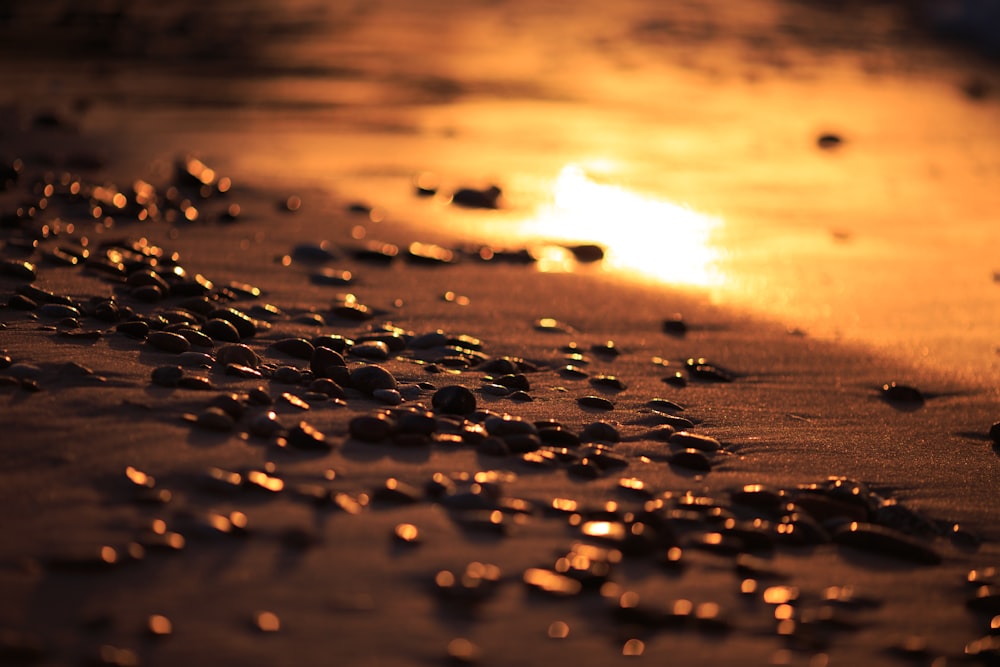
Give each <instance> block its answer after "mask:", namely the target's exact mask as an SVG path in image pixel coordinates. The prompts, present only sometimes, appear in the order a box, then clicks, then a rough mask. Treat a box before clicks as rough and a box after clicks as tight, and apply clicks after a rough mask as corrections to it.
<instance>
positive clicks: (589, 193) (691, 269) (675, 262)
mask: <svg viewBox="0 0 1000 667" xmlns="http://www.w3.org/2000/svg"><path fill="white" fill-rule="evenodd" d="M721 222H722V221H721V220H719V219H718V218H713V217H711V216H707V215H704V214H702V213H698V212H697V211H693V210H691V209H689V208H685V207H684V206H680V205H678V204H675V203H672V202H670V201H667V200H664V199H657V198H654V197H650V196H647V195H644V194H641V193H639V192H635V191H632V190H629V189H627V188H624V187H621V186H618V185H612V184H609V183H602V182H598V181H597V180H595V179H594V178H592V177H591V176H589V175H588V174H587V173H586V172H585V171H584V169H583V168H582V167H581V166H580V165H576V164H570V165H567V166H566V167H564V168H563V169H562V171H561V172H560V173H559V176H558V177H557V178H556V179H555V182H554V183H553V188H552V201H551V202H549V203H547V204H544V205H543V206H542V207H540V208H539V210H538V211H537V215H535V216H534V217H533V218H532V219H531V220H530V221H528V222H527V223H526V226H525V229H524V230H523V231H524V233H525V234H526V235H531V236H536V237H543V238H545V239H547V240H550V241H559V242H564V243H583V242H589V243H596V244H599V245H601V246H603V247H605V248H606V250H607V255H606V257H605V262H606V264H607V265H608V266H609V267H610V268H613V269H617V270H625V271H629V272H637V273H639V274H642V275H645V276H647V277H651V278H656V279H659V280H662V281H665V282H668V283H671V284H679V285H690V286H697V287H713V286H717V285H719V284H721V282H722V279H723V276H722V273H721V271H720V270H719V268H718V263H719V260H720V259H721V257H720V254H721V251H720V249H719V248H718V247H716V246H714V245H713V244H712V236H713V231H714V230H715V229H716V228H717V227H719V226H720V225H721ZM571 257H572V256H571V255H570V254H569V253H558V252H555V251H552V252H550V253H549V254H547V255H546V256H545V257H544V258H543V259H544V260H545V261H544V262H542V263H541V268H542V269H543V270H550V271H559V270H566V267H567V265H568V264H569V260H570V259H571Z"/></svg>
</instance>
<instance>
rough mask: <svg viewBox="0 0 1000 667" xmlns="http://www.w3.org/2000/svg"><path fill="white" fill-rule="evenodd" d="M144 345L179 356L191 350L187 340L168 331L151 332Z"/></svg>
mask: <svg viewBox="0 0 1000 667" xmlns="http://www.w3.org/2000/svg"><path fill="white" fill-rule="evenodd" d="M146 343H147V344H149V345H152V346H153V347H155V348H157V349H159V350H163V351H164V352H170V353H172V354H180V353H181V352H187V351H189V350H190V349H191V343H190V342H188V339H187V338H185V337H184V336H181V335H180V334H175V333H170V332H169V331H153V332H151V333H150V334H149V335H148V336H147V337H146Z"/></svg>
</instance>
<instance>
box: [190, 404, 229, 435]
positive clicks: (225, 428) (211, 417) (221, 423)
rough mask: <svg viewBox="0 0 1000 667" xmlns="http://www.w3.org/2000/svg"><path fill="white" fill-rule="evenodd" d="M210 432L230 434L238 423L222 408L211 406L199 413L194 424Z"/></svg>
mask: <svg viewBox="0 0 1000 667" xmlns="http://www.w3.org/2000/svg"><path fill="white" fill-rule="evenodd" d="M194 423H195V424H196V425H197V426H199V427H201V428H203V429H207V430H209V431H219V432H222V433H228V432H229V431H232V430H233V428H234V427H235V426H236V421H235V420H234V419H233V418H232V417H231V416H230V415H229V414H228V413H227V412H226V411H225V410H223V409H222V408H218V407H215V406H209V407H207V408H205V409H204V410H202V411H201V412H199V413H198V415H197V417H196V418H195V422H194Z"/></svg>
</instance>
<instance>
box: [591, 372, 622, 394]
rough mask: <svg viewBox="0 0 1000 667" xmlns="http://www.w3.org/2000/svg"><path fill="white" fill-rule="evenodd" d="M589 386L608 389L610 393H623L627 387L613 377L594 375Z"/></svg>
mask: <svg viewBox="0 0 1000 667" xmlns="http://www.w3.org/2000/svg"><path fill="white" fill-rule="evenodd" d="M590 384H591V385H593V386H594V387H596V388H598V389H610V390H612V391H624V390H625V389H626V388H627V386H626V385H625V383H624V382H622V381H621V380H620V379H619V378H617V377H615V376H614V375H596V376H594V377H592V378H590Z"/></svg>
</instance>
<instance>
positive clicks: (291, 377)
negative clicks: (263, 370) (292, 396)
mask: <svg viewBox="0 0 1000 667" xmlns="http://www.w3.org/2000/svg"><path fill="white" fill-rule="evenodd" d="M271 381H272V382H277V383H280V384H299V383H300V382H302V372H301V371H300V370H299V369H298V368H295V367H294V366H278V367H277V368H275V369H274V371H273V372H272V373H271Z"/></svg>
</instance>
